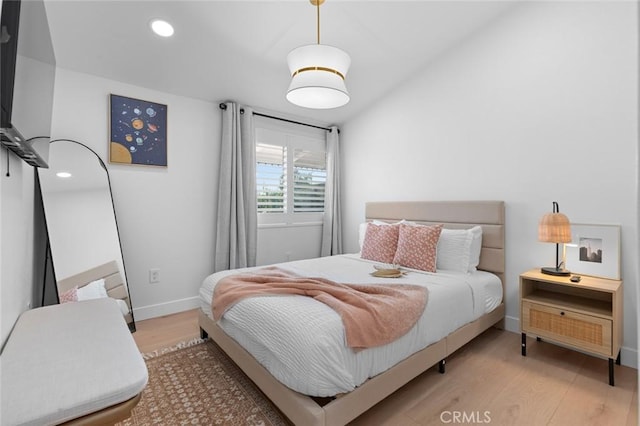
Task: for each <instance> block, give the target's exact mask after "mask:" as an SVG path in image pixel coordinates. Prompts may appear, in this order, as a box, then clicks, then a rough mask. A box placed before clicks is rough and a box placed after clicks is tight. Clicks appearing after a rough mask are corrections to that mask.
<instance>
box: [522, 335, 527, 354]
mask: <svg viewBox="0 0 640 426" xmlns="http://www.w3.org/2000/svg"><path fill="white" fill-rule="evenodd" d="M522 356H527V334H526V333H522Z"/></svg>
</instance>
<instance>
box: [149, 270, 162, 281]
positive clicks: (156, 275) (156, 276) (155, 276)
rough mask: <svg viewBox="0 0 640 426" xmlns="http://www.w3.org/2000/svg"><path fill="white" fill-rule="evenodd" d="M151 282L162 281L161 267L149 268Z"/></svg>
mask: <svg viewBox="0 0 640 426" xmlns="http://www.w3.org/2000/svg"><path fill="white" fill-rule="evenodd" d="M149 282H150V283H152V284H153V283H159V282H160V269H149Z"/></svg>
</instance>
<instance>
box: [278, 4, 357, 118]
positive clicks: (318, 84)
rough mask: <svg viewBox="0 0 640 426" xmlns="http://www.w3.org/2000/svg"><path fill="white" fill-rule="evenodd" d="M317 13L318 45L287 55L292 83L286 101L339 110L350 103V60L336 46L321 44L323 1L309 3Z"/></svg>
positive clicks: (305, 105) (305, 47)
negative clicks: (346, 81)
mask: <svg viewBox="0 0 640 426" xmlns="http://www.w3.org/2000/svg"><path fill="white" fill-rule="evenodd" d="M309 1H310V2H311V4H312V5H314V6H316V10H317V33H318V41H317V44H310V45H306V46H301V47H298V48H296V49H294V50H292V51H291V52H290V53H289V55H288V56H287V64H288V65H289V71H290V72H291V84H290V85H289V90H288V91H287V100H288V101H289V102H291V103H292V104H295V105H298V106H301V107H305V108H314V109H329V108H337V107H341V106H343V105H345V104H346V103H347V102H349V99H350V98H349V92H347V87H346V86H345V83H344V79H345V77H346V75H347V71H349V66H350V65H351V58H350V57H349V55H348V54H347V53H346V52H344V51H343V50H340V49H338V48H337V47H333V46H327V45H324V44H320V5H321V4H322V3H324V0H309Z"/></svg>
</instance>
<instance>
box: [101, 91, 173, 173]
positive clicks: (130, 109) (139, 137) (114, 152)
mask: <svg viewBox="0 0 640 426" xmlns="http://www.w3.org/2000/svg"><path fill="white" fill-rule="evenodd" d="M110 106H111V109H110V112H111V114H110V126H111V135H110V136H111V137H110V139H109V140H110V143H109V162H110V163H116V164H140V165H145V166H161V167H166V166H167V106H166V105H163V104H159V103H156V102H149V101H143V100H140V99H134V98H127V97H126V96H118V95H113V94H112V95H111V96H110Z"/></svg>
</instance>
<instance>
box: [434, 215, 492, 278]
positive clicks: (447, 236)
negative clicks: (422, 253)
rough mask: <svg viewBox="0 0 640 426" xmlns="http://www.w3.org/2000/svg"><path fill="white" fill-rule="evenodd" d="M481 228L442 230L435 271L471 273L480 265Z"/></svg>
mask: <svg viewBox="0 0 640 426" xmlns="http://www.w3.org/2000/svg"><path fill="white" fill-rule="evenodd" d="M481 249H482V228H481V227H480V226H474V227H473V228H470V229H443V230H442V232H441V233H440V239H439V240H438V246H437V254H436V269H442V270H448V271H458V272H473V271H475V270H476V267H477V266H478V263H480V250H481Z"/></svg>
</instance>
